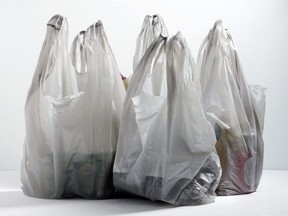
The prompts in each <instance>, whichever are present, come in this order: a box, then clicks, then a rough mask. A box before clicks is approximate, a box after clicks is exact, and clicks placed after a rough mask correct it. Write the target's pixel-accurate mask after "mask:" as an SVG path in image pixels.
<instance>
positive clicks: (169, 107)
mask: <svg viewBox="0 0 288 216" xmlns="http://www.w3.org/2000/svg"><path fill="white" fill-rule="evenodd" d="M166 73H167V76H166ZM164 74H165V75H164ZM156 77H157V78H158V77H162V80H158V82H156V80H155V79H156ZM166 77H167V78H166ZM197 82H198V81H197V80H196V79H195V78H194V60H193V58H192V56H191V54H190V51H189V48H188V47H187V44H186V42H185V40H184V39H183V37H182V36H181V34H180V33H178V34H177V35H176V36H174V37H173V38H172V39H170V40H169V42H168V44H167V45H166V38H164V37H162V36H160V37H159V38H157V39H155V41H154V42H153V43H152V44H151V46H150V47H149V48H148V50H147V51H146V52H145V54H144V56H143V59H142V60H141V61H140V63H139V65H138V67H137V70H136V71H135V73H134V74H133V77H132V80H131V83H130V86H129V88H128V92H127V95H126V98H125V101H124V108H123V116H122V121H121V126H120V134H119V139H118V144H117V152H116V157H115V163H114V169H113V181H114V185H115V187H116V189H118V190H119V191H124V192H129V193H132V194H136V195H139V196H143V197H147V198H149V199H151V200H161V201H165V202H168V203H172V204H176V205H187V204H200V203H209V202H211V201H213V198H214V191H215V189H216V187H217V185H218V182H219V179H220V175H221V168H220V161H219V158H218V156H217V153H216V150H215V146H214V145H215V141H216V140H215V134H214V130H213V128H212V126H211V124H210V123H209V122H208V121H207V119H206V117H205V113H204V112H203V108H202V105H201V94H200V92H201V90H200V89H199V88H197V86H198V87H199V85H198V84H197ZM157 85H158V86H157ZM155 89H157V91H155ZM167 90H168V91H167Z"/></svg>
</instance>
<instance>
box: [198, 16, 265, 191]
mask: <svg viewBox="0 0 288 216" xmlns="http://www.w3.org/2000/svg"><path fill="white" fill-rule="evenodd" d="M197 71H198V73H199V75H200V81H201V85H202V93H203V103H204V109H205V112H206V116H207V118H208V119H209V121H210V122H211V123H212V125H213V126H214V129H215V132H216V136H217V143H216V148H217V151H218V154H219V156H220V159H221V166H222V177H221V181H220V184H219V187H218V189H217V194H218V195H234V194H243V193H250V192H253V191H255V190H256V189H257V186H258V184H259V181H260V177H261V173H262V164H263V148H264V144H263V139H262V132H263V126H264V112H265V92H264V88H263V87H261V86H256V85H255V86H250V87H249V85H248V84H247V82H246V80H245V78H244V74H243V72H242V68H241V64H240V61H239V56H238V52H237V50H236V48H235V45H234V43H233V40H232V37H231V35H230V33H229V32H228V31H227V29H224V27H223V23H222V21H217V22H216V23H215V25H214V27H213V29H211V30H210V32H209V34H208V36H207V37H206V38H205V40H204V42H203V43H202V46H201V48H200V51H199V56H198V61H197Z"/></svg>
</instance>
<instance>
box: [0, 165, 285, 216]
mask: <svg viewBox="0 0 288 216" xmlns="http://www.w3.org/2000/svg"><path fill="white" fill-rule="evenodd" d="M16 215H17V216H18V215H19V216H26V215H27V216H28V215H29V216H48V215H49V216H58V215H59V216H60V215H61V216H62V215H63V216H66V215H67V216H72V215H80V216H86V215H93V216H95V215H123V216H124V215H151V216H153V215H157V216H172V215H176V216H183V215H189V216H190V215H191V216H197V215H199V216H205V215H209V216H218V215H219V216H220V215H221V216H226V215H227V216H228V215H229V216H238V215H239V216H240V215H241V216H250V215H255V216H258V215H259V216H260V215H261V216H266V215H269V216H270V215H271V216H278V215H281V216H288V170H285V171H284V170H281V171H280V170H264V171H263V175H262V179H261V183H260V186H259V188H258V191H257V192H255V193H253V194H248V195H241V196H230V197H217V198H216V200H215V203H212V204H208V205H202V206H184V207H173V206H171V205H168V204H165V203H161V202H152V201H149V200H142V199H110V200H83V199H68V200H45V199H36V198H30V197H26V196H24V195H23V193H22V191H21V182H20V172H19V171H0V216H16Z"/></svg>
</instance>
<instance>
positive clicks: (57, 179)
mask: <svg viewBox="0 0 288 216" xmlns="http://www.w3.org/2000/svg"><path fill="white" fill-rule="evenodd" d="M67 31H68V26H67V20H66V18H64V17H62V16H60V15H56V16H54V17H53V18H52V19H51V20H50V21H49V23H48V27H47V34H46V39H45V41H44V44H43V47H42V51H41V54H40V57H39V61H38V65H37V68H36V71H35V74H34V77H33V81H32V84H31V87H30V90H29V92H28V95H27V99H26V105H25V117H26V139H25V144H24V154H23V160H22V168H21V180H22V183H23V187H22V189H23V192H24V193H25V194H26V195H28V196H33V197H41V198H69V197H75V196H79V197H83V198H106V197H109V196H111V194H113V193H114V187H113V183H112V166H113V161H114V155H115V149H116V142H117V137H118V128H119V122H120V118H121V115H122V104H121V103H122V101H123V96H124V94H125V90H124V86H123V85H122V86H119V85H118V83H120V84H122V83H121V79H120V75H119V73H118V71H115V67H116V66H115V65H114V64H115V62H113V61H112V60H111V59H110V57H109V55H108V53H109V52H110V51H109V49H107V44H106V42H105V39H104V38H103V35H104V31H103V27H102V25H98V26H96V25H93V26H91V27H90V28H89V29H88V30H87V31H88V32H91V34H89V37H87V38H85V40H84V43H85V44H86V45H85V49H86V54H87V55H86V56H87V73H85V76H88V79H87V80H86V83H85V85H84V83H83V86H81V87H79V86H78V85H77V83H78V80H77V79H78V76H77V72H75V70H74V68H73V66H72V64H71V60H70V56H69V52H68V47H67V36H68V33H67ZM96 34H97V35H96ZM88 41H89V42H88ZM116 97H117V98H116Z"/></svg>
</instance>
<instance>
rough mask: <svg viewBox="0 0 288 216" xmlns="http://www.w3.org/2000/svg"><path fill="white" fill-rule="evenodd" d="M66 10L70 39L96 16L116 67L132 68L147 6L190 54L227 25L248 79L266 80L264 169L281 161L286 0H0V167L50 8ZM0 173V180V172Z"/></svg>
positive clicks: (19, 138)
mask: <svg viewBox="0 0 288 216" xmlns="http://www.w3.org/2000/svg"><path fill="white" fill-rule="evenodd" d="M58 13H59V14H62V15H64V16H66V17H67V18H68V22H69V28H70V30H69V32H70V42H71V40H72V39H73V38H74V37H75V36H76V34H77V33H78V32H79V31H80V30H85V29H86V28H87V27H88V26H89V25H90V24H92V23H94V22H96V21H97V20H98V19H101V20H102V21H103V24H104V28H105V30H106V33H107V36H108V39H109V41H110V45H111V47H112V49H113V51H114V54H115V56H116V59H117V61H118V65H119V68H120V70H121V72H122V73H123V74H126V75H127V74H131V72H132V58H133V55H134V51H135V44H136V38H137V36H138V34H139V31H140V28H141V25H142V22H143V19H144V16H145V15H146V14H155V13H158V14H160V15H161V16H162V17H163V19H164V21H165V24H166V26H167V28H168V31H169V34H170V35H173V34H175V33H176V32H177V31H179V30H180V31H181V32H182V33H183V35H184V37H185V38H186V40H187V42H188V44H189V45H190V48H191V50H192V53H193V55H194V58H195V59H196V57H197V53H198V49H199V46H200V44H201V42H202V40H203V39H204V37H205V36H206V34H207V33H208V30H209V29H210V28H211V27H212V26H213V24H214V22H215V21H216V20H217V19H222V20H223V21H224V24H225V25H226V27H228V28H229V30H230V32H231V34H232V37H233V38H234V41H235V43H236V45H237V47H238V49H239V53H240V60H241V62H242V65H243V68H244V72H245V74H246V77H247V80H248V81H249V82H250V83H258V84H261V85H264V86H266V87H267V88H268V91H267V107H266V119H265V131H264V141H265V158H264V168H266V169H288V157H287V152H288V143H287V141H288V130H287V129H288V127H287V124H288V102H287V100H288V42H287V41H288V1H287V0H254V1H251V0H241V1H240V0H237V1H231V0H222V1H215V0H201V1H200V0H199V1H192V0H190V1H189V0H187V1H184V0H183V1H181V0H176V1H169V0H139V1H137V0H134V1H133V0H114V1H104V0H98V1H96V0H90V1H89V0H81V1H71V0H70V1H68V0H66V1H60V0H29V1H21V0H17V1H16V0H9V1H2V0H0V29H1V30H0V31H1V32H0V33H1V34H0V170H19V169H20V161H21V157H22V146H23V141H24V137H25V126H24V104H25V97H26V92H27V90H28V88H29V85H30V83H31V80H32V76H33V73H34V69H35V67H36V63H37V60H38V55H39V52H40V49H41V46H42V43H43V40H44V36H45V32H46V23H47V22H48V20H49V19H50V18H51V17H52V16H53V15H54V14H58ZM0 181H1V180H0Z"/></svg>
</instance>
